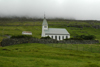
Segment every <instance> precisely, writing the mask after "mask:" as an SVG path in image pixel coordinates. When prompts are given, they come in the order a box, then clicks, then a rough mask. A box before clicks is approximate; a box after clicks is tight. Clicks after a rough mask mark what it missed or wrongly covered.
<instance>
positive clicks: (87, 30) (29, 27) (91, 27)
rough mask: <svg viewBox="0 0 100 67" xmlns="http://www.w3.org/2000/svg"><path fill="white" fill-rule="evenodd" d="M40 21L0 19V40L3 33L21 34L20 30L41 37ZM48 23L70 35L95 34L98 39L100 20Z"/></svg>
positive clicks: (51, 26) (99, 36) (99, 35)
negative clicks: (63, 29)
mask: <svg viewBox="0 0 100 67" xmlns="http://www.w3.org/2000/svg"><path fill="white" fill-rule="evenodd" d="M42 22H43V21H11V22H10V21H5V22H1V21H0V41H1V40H2V39H3V38H5V36H4V35H5V34H10V35H21V34H22V31H31V32H32V33H33V35H32V36H33V37H37V38H41V32H42ZM4 25H6V26H4ZM9 25H10V26H9ZM11 25H12V26H11ZM48 25H49V28H66V29H67V30H68V32H69V33H70V35H71V37H73V36H76V35H95V36H96V39H98V40H99V41H100V27H99V26H100V22H95V21H94V22H87V21H84V22H83V21H48Z"/></svg>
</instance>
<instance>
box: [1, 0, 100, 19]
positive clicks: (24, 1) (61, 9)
mask: <svg viewBox="0 0 100 67" xmlns="http://www.w3.org/2000/svg"><path fill="white" fill-rule="evenodd" d="M99 7H100V0H0V17H13V16H17V17H23V16H25V17H30V18H33V17H38V18H43V17H44V14H45V15H46V18H64V19H68V18H72V19H76V20H100V13H99V12H100V8H99Z"/></svg>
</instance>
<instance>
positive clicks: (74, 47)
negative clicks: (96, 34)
mask: <svg viewBox="0 0 100 67" xmlns="http://www.w3.org/2000/svg"><path fill="white" fill-rule="evenodd" d="M47 45H48V46H51V47H56V48H62V49H68V50H77V51H88V52H93V53H100V46H99V45H93V44H91V45H87V44H47Z"/></svg>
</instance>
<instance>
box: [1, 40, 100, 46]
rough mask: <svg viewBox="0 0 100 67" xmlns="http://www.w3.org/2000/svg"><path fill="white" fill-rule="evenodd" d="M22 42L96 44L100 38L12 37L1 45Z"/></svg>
mask: <svg viewBox="0 0 100 67" xmlns="http://www.w3.org/2000/svg"><path fill="white" fill-rule="evenodd" d="M22 43H43V44H48V43H65V44H95V43H99V41H98V40H66V41H65V40H64V41H57V40H53V39H36V38H11V39H9V38H8V39H3V40H2V42H1V46H9V45H15V44H22Z"/></svg>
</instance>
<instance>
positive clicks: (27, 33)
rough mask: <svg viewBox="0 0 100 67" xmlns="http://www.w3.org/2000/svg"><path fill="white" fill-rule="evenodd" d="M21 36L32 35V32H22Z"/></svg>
mask: <svg viewBox="0 0 100 67" xmlns="http://www.w3.org/2000/svg"><path fill="white" fill-rule="evenodd" d="M22 34H23V35H32V32H30V31H23V32H22Z"/></svg>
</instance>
